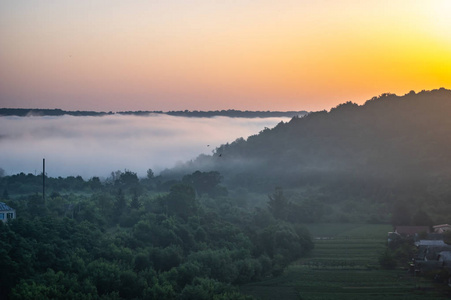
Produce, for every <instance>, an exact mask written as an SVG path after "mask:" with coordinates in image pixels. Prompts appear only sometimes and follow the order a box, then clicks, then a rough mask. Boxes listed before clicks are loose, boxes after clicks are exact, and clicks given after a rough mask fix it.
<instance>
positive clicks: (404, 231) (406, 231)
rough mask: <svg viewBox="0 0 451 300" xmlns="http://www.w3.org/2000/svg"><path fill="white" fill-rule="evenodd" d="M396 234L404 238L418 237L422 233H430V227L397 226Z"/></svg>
mask: <svg viewBox="0 0 451 300" xmlns="http://www.w3.org/2000/svg"><path fill="white" fill-rule="evenodd" d="M395 232H396V233H397V234H399V235H401V236H403V237H417V236H418V235H419V234H420V233H424V234H427V233H429V232H430V230H429V227H428V226H396V228H395Z"/></svg>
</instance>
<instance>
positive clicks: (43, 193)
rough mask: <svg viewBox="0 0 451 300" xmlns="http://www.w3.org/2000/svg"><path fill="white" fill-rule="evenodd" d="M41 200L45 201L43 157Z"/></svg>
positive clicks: (43, 165) (43, 163)
mask: <svg viewBox="0 0 451 300" xmlns="http://www.w3.org/2000/svg"><path fill="white" fill-rule="evenodd" d="M42 200H44V203H45V158H43V159H42Z"/></svg>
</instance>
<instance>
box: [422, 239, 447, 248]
mask: <svg viewBox="0 0 451 300" xmlns="http://www.w3.org/2000/svg"><path fill="white" fill-rule="evenodd" d="M445 245H446V244H445V242H444V241H443V240H419V241H418V242H415V246H417V247H418V246H445Z"/></svg>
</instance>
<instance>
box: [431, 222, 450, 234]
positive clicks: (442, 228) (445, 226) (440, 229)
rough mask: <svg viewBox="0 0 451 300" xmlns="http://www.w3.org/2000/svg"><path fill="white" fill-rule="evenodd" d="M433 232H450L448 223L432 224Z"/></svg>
mask: <svg viewBox="0 0 451 300" xmlns="http://www.w3.org/2000/svg"><path fill="white" fill-rule="evenodd" d="M432 228H433V229H434V232H435V233H445V232H447V231H450V232H451V225H448V224H442V225H435V226H432Z"/></svg>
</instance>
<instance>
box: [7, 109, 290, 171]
mask: <svg viewBox="0 0 451 300" xmlns="http://www.w3.org/2000/svg"><path fill="white" fill-rule="evenodd" d="M288 120H289V119H288V118H253V119H245V118H228V117H214V118H185V117H172V116H168V115H151V116H145V117H139V116H123V115H111V116H103V117H73V116H62V117H0V168H2V169H4V170H5V171H6V174H8V175H12V174H17V173H20V172H24V173H33V174H39V173H41V171H42V159H43V158H45V159H46V173H47V175H48V176H51V177H58V176H63V177H65V176H77V175H81V176H82V177H83V178H85V179H88V178H90V177H92V176H99V177H107V176H109V174H110V173H111V172H112V171H115V170H124V169H127V170H130V171H133V172H136V173H138V176H141V177H143V176H145V175H146V171H147V170H148V169H149V168H151V169H152V170H153V171H154V172H155V173H159V172H160V171H161V170H163V169H165V168H171V167H174V166H175V165H176V164H177V163H179V162H185V161H188V160H191V159H194V158H196V157H197V156H198V155H199V154H211V153H212V151H213V150H214V149H215V148H216V147H218V146H220V145H221V144H225V143H227V142H232V141H234V140H235V139H237V138H239V137H244V138H247V137H248V136H249V135H253V134H256V133H258V132H259V131H261V130H262V129H264V128H265V127H273V126H275V125H276V124H277V123H279V122H280V121H288Z"/></svg>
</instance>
